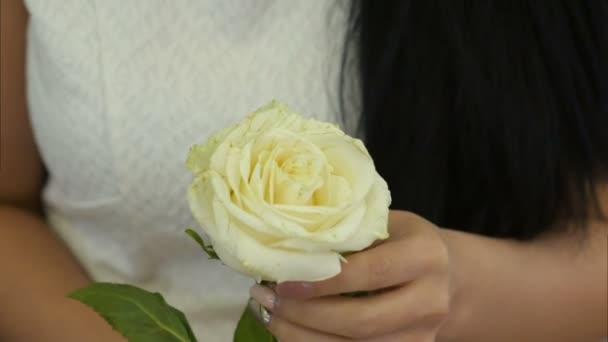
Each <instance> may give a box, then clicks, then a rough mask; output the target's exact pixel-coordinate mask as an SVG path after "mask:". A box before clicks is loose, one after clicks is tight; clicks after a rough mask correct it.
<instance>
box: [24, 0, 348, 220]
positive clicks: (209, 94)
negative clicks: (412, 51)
mask: <svg viewBox="0 0 608 342" xmlns="http://www.w3.org/2000/svg"><path fill="white" fill-rule="evenodd" d="M28 6H29V8H30V12H31V18H32V19H31V25H30V33H29V34H30V36H29V46H28V48H29V52H28V58H29V61H28V67H29V70H28V73H29V74H28V87H29V89H28V92H29V101H30V107H31V108H30V111H31V116H32V123H33V126H34V129H35V133H36V137H37V140H38V144H39V146H40V150H41V153H42V154H43V157H44V159H45V162H46V164H47V167H48V169H49V171H50V174H51V180H50V183H49V187H48V188H49V189H48V191H47V192H48V193H51V197H52V198H55V199H57V198H59V199H61V201H63V202H65V203H79V204H80V205H82V204H83V203H84V204H86V203H96V202H97V201H103V200H114V201H118V203H120V204H121V208H123V209H124V210H129V211H137V212H139V213H140V214H141V215H140V216H142V217H144V216H145V217H150V220H153V219H154V218H155V217H158V216H159V215H161V214H159V213H162V215H163V216H165V217H166V216H176V215H180V216H181V215H184V214H187V212H186V209H185V203H184V200H183V196H184V193H185V187H186V186H187V183H188V181H189V178H190V175H189V174H188V173H187V172H186V170H185V168H184V160H185V157H186V154H187V151H188V148H189V146H190V145H191V144H193V143H198V142H202V141H204V140H205V139H206V138H207V137H208V136H209V135H210V134H212V133H213V132H214V131H216V130H218V129H220V128H222V127H224V126H226V125H228V124H230V123H233V122H235V121H237V120H239V119H241V118H242V117H243V116H244V115H245V114H247V113H248V112H250V111H252V110H254V109H256V108H257V107H259V106H261V105H263V104H264V103H266V102H267V101H269V100H271V99H277V100H280V101H283V102H287V103H289V104H290V106H292V107H293V108H294V109H296V110H298V111H300V112H302V113H308V114H310V115H313V116H316V117H317V118H320V119H323V120H328V121H336V120H337V114H336V113H337V108H338V106H337V100H336V99H337V97H336V96H335V95H336V94H337V92H338V73H339V67H340V57H341V52H342V50H341V49H342V42H343V35H342V33H341V32H342V31H343V27H344V26H343V25H344V22H343V19H344V17H343V14H344V13H343V12H342V10H343V8H341V7H340V6H336V4H335V3H333V2H325V1H311V2H295V3H294V2H284V1H272V0H267V1H256V2H241V1H210V0H207V1H177V2H166V1H160V0H145V1H144V0H134V1H129V2H124V1H119V0H104V1H82V0H70V1H63V2H61V3H59V2H51V1H42V0H30V1H29V2H28Z"/></svg>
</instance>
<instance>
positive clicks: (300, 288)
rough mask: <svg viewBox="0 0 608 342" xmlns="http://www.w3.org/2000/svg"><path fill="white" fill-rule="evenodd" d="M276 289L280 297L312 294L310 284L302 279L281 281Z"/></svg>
mask: <svg viewBox="0 0 608 342" xmlns="http://www.w3.org/2000/svg"><path fill="white" fill-rule="evenodd" d="M276 291H277V294H278V295H279V296H280V297H289V298H309V297H311V296H312V295H313V294H314V293H313V288H312V284H311V283H308V282H302V281H294V282H285V283H281V284H279V285H277V288H276Z"/></svg>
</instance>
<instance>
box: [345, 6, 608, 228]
mask: <svg viewBox="0 0 608 342" xmlns="http://www.w3.org/2000/svg"><path fill="white" fill-rule="evenodd" d="M352 4H353V7H352V12H351V16H350V24H351V27H350V31H349V35H348V38H347V42H348V43H350V44H351V45H347V48H345V58H344V63H343V73H345V72H346V68H345V66H346V64H348V63H347V61H349V60H355V61H356V62H357V66H358V68H357V70H358V79H359V80H360V93H361V101H362V103H361V121H360V124H361V128H362V131H363V134H364V138H365V142H366V145H367V147H368V148H369V150H370V153H371V154H372V156H373V158H374V160H375V163H376V166H377V168H378V170H379V172H380V174H381V175H382V176H383V177H384V178H385V179H386V180H387V182H388V184H389V186H390V188H391V191H392V194H393V208H394V209H403V210H409V211H413V212H415V213H417V214H420V215H422V216H424V217H426V218H428V219H430V220H431V221H433V222H435V223H436V224H438V225H440V226H443V227H449V228H453V229H460V230H466V231H470V232H475V233H480V234H484V235H489V236H497V237H509V238H516V239H528V238H532V237H535V236H537V235H538V234H539V233H541V232H544V231H547V230H549V229H552V228H556V227H557V223H558V222H563V221H564V220H570V221H578V222H584V220H586V219H587V218H588V217H589V210H588V208H590V207H593V206H594V204H597V202H596V196H595V193H594V191H593V188H594V186H595V185H597V184H599V183H600V182H602V181H604V180H605V179H606V178H605V176H606V174H607V171H608V1H604V0H552V1H533V0H508V1H507V0H501V1H499V0H466V1H465V0H461V1H444V0H419V1H416V0H382V1H372V0H354V1H353V2H352ZM349 46H350V47H354V48H352V49H351V48H349ZM351 52H352V53H354V57H356V58H354V59H353V58H350V57H353V55H350V53H351ZM347 79H348V77H344V78H343V81H344V80H347ZM342 100H343V103H348V102H349V101H350V100H351V99H350V98H348V97H346V96H345V97H343V99H342ZM345 114H346V115H350V113H345ZM596 207H597V206H596Z"/></svg>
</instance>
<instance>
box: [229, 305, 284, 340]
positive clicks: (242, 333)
mask: <svg viewBox="0 0 608 342" xmlns="http://www.w3.org/2000/svg"><path fill="white" fill-rule="evenodd" d="M253 310H254V309H252V308H251V307H250V306H249V305H247V307H246V308H245V311H243V315H241V319H240V320H239V323H238V325H237V327H236V331H235V332H234V339H233V342H277V339H276V338H275V337H274V336H272V334H271V333H270V332H269V331H268V330H267V329H266V327H265V326H264V324H263V323H262V322H261V321H260V319H259V318H258V317H257V316H256V314H255V313H254V312H253Z"/></svg>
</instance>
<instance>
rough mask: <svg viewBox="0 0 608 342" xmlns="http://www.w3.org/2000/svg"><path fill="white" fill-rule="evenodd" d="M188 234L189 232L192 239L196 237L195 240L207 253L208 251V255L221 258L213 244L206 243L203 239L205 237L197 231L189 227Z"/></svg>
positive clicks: (211, 257)
mask: <svg viewBox="0 0 608 342" xmlns="http://www.w3.org/2000/svg"><path fill="white" fill-rule="evenodd" d="M186 234H188V235H189V236H190V237H191V238H192V239H194V241H196V242H197V243H198V244H199V245H200V246H201V247H202V248H203V250H204V251H205V253H207V255H208V256H209V259H218V260H219V258H220V257H219V256H217V254H216V253H215V251H214V250H213V246H212V245H207V244H205V241H204V240H203V238H202V237H201V236H200V235H198V233H197V232H195V231H194V230H192V229H190V228H188V229H186Z"/></svg>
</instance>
